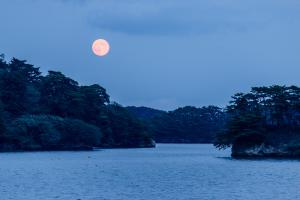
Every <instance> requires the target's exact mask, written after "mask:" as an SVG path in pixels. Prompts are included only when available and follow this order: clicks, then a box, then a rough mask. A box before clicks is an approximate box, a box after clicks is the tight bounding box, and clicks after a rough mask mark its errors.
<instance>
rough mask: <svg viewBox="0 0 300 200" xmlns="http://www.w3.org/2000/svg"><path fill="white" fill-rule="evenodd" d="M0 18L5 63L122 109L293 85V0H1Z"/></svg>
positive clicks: (299, 39)
mask: <svg viewBox="0 0 300 200" xmlns="http://www.w3.org/2000/svg"><path fill="white" fill-rule="evenodd" d="M0 19H1V26H0V33H1V34H0V36H1V37H0V53H4V54H6V58H7V59H10V58H11V57H16V58H19V59H26V60H28V62H29V63H32V64H34V65H35V66H37V67H41V71H43V72H47V70H59V71H62V72H63V73H64V74H66V75H67V76H70V77H72V78H73V79H75V80H77V81H78V82H79V83H81V84H93V83H98V84H100V85H101V86H103V87H105V88H106V89H107V91H108V93H109V94H110V96H111V99H112V100H113V101H117V102H118V103H120V104H122V105H126V106H127V105H136V106H148V107H153V108H159V109H164V110H171V109H174V108H176V107H179V106H184V105H193V106H205V105H211V104H213V105H218V106H224V105H226V104H227V102H228V101H229V100H230V96H231V95H233V94H234V93H236V92H240V91H242V92H246V91H248V90H249V89H250V87H252V86H260V85H272V84H281V85H291V84H293V85H298V86H299V85H300V56H299V52H300V1H299V0H284V1H283V0H246V1H238V0H188V1H183V0H2V1H1V12H0ZM98 38H104V39H106V40H108V41H109V43H110V45H111V51H110V53H109V54H108V55H107V56H105V57H97V56H95V55H94V54H93V53H92V50H91V45H92V42H93V41H94V40H95V39H98Z"/></svg>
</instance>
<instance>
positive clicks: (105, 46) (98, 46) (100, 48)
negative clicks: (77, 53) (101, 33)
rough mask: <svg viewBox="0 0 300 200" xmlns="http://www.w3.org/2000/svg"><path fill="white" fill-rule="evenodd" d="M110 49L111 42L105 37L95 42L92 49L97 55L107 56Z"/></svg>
mask: <svg viewBox="0 0 300 200" xmlns="http://www.w3.org/2000/svg"><path fill="white" fill-rule="evenodd" d="M109 49H110V46H109V43H108V42H107V41H106V40H104V39H98V40H95V41H94V42H93V46H92V50H93V52H94V54H95V55H97V56H105V55H107V54H108V52H109Z"/></svg>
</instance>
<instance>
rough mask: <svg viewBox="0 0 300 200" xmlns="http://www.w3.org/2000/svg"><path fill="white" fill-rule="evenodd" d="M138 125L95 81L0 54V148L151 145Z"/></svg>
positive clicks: (147, 135)
mask: <svg viewBox="0 0 300 200" xmlns="http://www.w3.org/2000/svg"><path fill="white" fill-rule="evenodd" d="M151 145H152V140H151V138H150V136H149V134H148V133H147V131H146V128H145V127H144V126H143V124H142V123H141V122H140V121H139V120H138V119H137V118H135V117H133V116H131V115H130V113H129V112H128V111H127V110H126V109H125V108H123V107H122V106H120V105H118V104H110V101H109V95H108V94H107V93H106V90H105V89H104V88H103V87H101V86H100V85H97V84H94V85H89V86H81V85H79V84H78V83H77V82H76V81H74V80H72V79H71V78H69V77H66V76H65V75H64V74H62V73H61V72H56V71H49V72H48V74H47V75H45V76H43V75H42V74H41V72H40V71H39V68H37V67H34V66H33V65H30V64H27V63H26V61H23V60H18V59H15V58H13V59H12V60H11V61H10V62H9V63H7V62H6V61H5V60H4V57H3V56H1V57H0V149H1V150H3V151H5V150H48V149H53V150H55V149H57V150H59V149H62V150H64V149H76V148H78V149H80V148H85V147H95V146H106V147H123V146H124V147H140V146H151Z"/></svg>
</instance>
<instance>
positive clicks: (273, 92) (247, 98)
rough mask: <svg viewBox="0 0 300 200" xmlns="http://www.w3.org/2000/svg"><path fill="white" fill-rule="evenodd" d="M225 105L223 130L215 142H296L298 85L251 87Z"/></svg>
mask: <svg viewBox="0 0 300 200" xmlns="http://www.w3.org/2000/svg"><path fill="white" fill-rule="evenodd" d="M232 98H233V99H232V101H231V102H230V105H229V106H228V107H227V109H226V110H227V115H228V121H227V123H226V126H225V130H224V131H223V132H222V133H221V134H218V136H217V139H216V141H215V145H216V146H217V147H218V148H227V147H229V146H231V145H233V148H234V146H238V145H240V146H241V145H242V146H246V147H247V146H248V147H251V146H255V145H259V144H266V145H272V146H276V145H279V144H286V145H287V146H299V144H300V88H299V87H296V86H290V87H287V86H278V85H274V86H271V87H253V88H252V90H251V91H250V92H249V93H246V94H244V93H238V94H236V95H234V96H233V97H232Z"/></svg>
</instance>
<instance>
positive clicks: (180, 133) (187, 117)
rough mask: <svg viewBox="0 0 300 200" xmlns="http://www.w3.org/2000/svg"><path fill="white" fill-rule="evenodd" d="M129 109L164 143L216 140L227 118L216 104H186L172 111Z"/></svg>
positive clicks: (144, 108) (141, 108)
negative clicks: (197, 106) (196, 105)
mask: <svg viewBox="0 0 300 200" xmlns="http://www.w3.org/2000/svg"><path fill="white" fill-rule="evenodd" d="M127 109H128V110H129V111H130V112H131V113H133V114H134V115H135V116H137V117H138V118H140V119H141V120H142V121H144V123H145V124H146V125H147V127H148V130H149V132H150V133H151V134H152V135H153V137H154V139H155V141H157V142H160V143H212V142H213V141H214V138H215V136H216V134H217V133H218V132H220V131H221V130H222V129H223V126H224V123H225V119H226V115H225V113H224V112H223V110H222V109H221V108H219V107H216V106H207V107H201V108H196V107H192V106H186V107H183V108H178V109H176V110H174V111H169V112H165V111H161V110H155V109H151V108H146V107H127Z"/></svg>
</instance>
